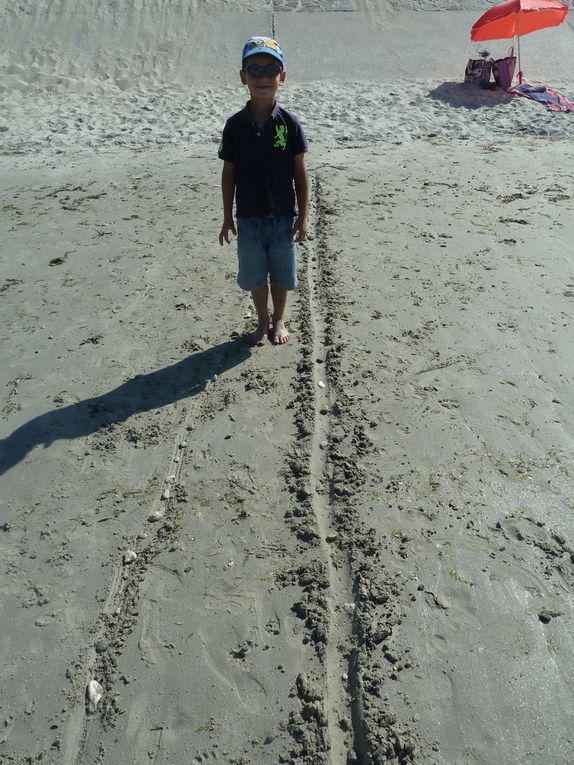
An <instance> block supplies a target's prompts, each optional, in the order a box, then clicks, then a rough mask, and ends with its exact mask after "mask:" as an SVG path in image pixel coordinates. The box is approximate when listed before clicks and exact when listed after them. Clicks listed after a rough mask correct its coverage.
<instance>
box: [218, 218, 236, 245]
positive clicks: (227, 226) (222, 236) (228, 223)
mask: <svg viewBox="0 0 574 765" xmlns="http://www.w3.org/2000/svg"><path fill="white" fill-rule="evenodd" d="M230 231H231V233H232V234H233V236H237V231H236V230H235V223H234V222H233V220H224V221H223V226H222V227H221V231H220V232H219V244H220V245H221V246H222V247H223V242H224V241H226V242H227V244H231V242H230V241H229V232H230Z"/></svg>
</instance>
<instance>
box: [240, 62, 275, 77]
mask: <svg viewBox="0 0 574 765" xmlns="http://www.w3.org/2000/svg"><path fill="white" fill-rule="evenodd" d="M246 70H247V74H249V75H250V76H251V77H276V76H277V75H278V74H279V72H280V71H281V67H280V66H279V64H267V65H266V66H261V64H249V66H247V67H246Z"/></svg>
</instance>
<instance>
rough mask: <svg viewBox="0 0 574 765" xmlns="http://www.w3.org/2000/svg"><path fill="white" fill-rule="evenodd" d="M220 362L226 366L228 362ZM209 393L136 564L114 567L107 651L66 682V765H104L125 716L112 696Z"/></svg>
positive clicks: (136, 543)
mask: <svg viewBox="0 0 574 765" xmlns="http://www.w3.org/2000/svg"><path fill="white" fill-rule="evenodd" d="M221 361H222V363H224V361H225V359H222V360H221ZM209 393H210V384H209V383H207V385H206V387H205V388H204V390H203V391H202V392H201V393H200V394H199V395H197V396H196V397H195V398H194V399H193V401H192V403H191V404H190V406H189V407H188V408H187V409H186V410H185V411H184V412H183V415H182V418H181V420H180V424H179V427H178V429H177V432H176V435H175V437H174V442H173V447H172V453H171V457H170V459H169V462H168V464H167V467H166V468H165V469H164V474H163V480H162V481H161V484H160V483H159V482H158V487H157V490H156V493H155V495H154V497H153V500H152V503H151V505H150V507H149V508H148V510H147V524H146V527H145V528H144V529H141V530H140V532H139V533H138V534H137V535H136V536H135V537H134V538H133V539H132V540H131V542H127V544H126V546H125V549H126V550H127V549H129V550H133V551H134V552H135V553H136V554H137V559H136V560H135V561H133V562H132V563H129V564H126V563H125V562H124V561H123V560H122V558H121V556H120V559H119V560H115V561H114V563H113V570H112V574H111V576H110V581H109V586H108V590H107V593H106V594H105V596H104V598H103V602H102V610H101V613H100V616H99V618H98V620H97V622H96V623H95V624H94V626H93V627H92V629H91V631H90V634H91V637H92V644H96V645H97V644H98V643H99V642H101V641H105V643H106V644H107V645H108V648H107V649H106V650H104V651H103V652H101V653H98V652H97V651H96V653H95V654H94V652H93V648H91V647H90V648H86V649H84V651H83V652H82V654H81V655H80V656H79V657H78V659H77V660H76V661H75V662H74V664H73V665H72V667H71V668H70V669H69V670H68V679H69V680H70V681H71V683H72V690H71V691H70V694H69V696H70V700H71V701H72V702H73V703H74V702H76V704H75V706H76V708H75V709H74V711H73V713H72V715H71V719H70V725H69V727H68V731H67V735H66V740H65V746H64V753H63V760H62V761H63V765H84V763H85V762H87V761H88V760H89V761H93V762H94V763H103V762H104V757H105V750H104V749H103V747H102V745H101V743H99V742H98V741H97V739H98V733H99V732H100V730H101V727H103V728H104V729H107V728H110V727H112V726H113V725H114V723H115V720H116V719H117V717H118V716H119V715H120V714H122V713H123V711H124V710H122V709H120V707H119V705H118V701H117V695H116V693H115V692H114V686H115V684H116V683H117V681H118V679H119V676H118V659H119V656H120V655H121V653H122V651H123V648H124V646H125V645H126V642H127V640H128V638H129V636H130V634H131V633H132V632H133V630H134V629H135V627H136V625H137V622H138V617H139V610H138V603H139V599H140V586H141V584H142V582H143V581H144V578H145V575H146V571H147V569H148V568H149V566H150V565H151V564H152V563H153V561H154V559H155V558H156V557H157V556H158V555H160V554H161V553H162V552H163V551H164V550H165V549H167V548H168V547H169V546H170V545H172V544H173V543H174V542H175V541H176V540H177V538H178V533H179V527H180V523H181V511H180V510H179V507H178V505H179V503H180V502H183V501H185V499H186V498H187V492H186V490H185V488H184V486H183V484H182V483H181V481H180V478H181V472H182V468H183V466H184V464H185V460H186V455H187V440H186V439H187V438H188V436H189V433H190V432H191V431H192V430H193V429H194V421H195V420H197V419H198V418H199V417H200V415H201V412H202V410H203V408H204V407H205V405H206V402H207V400H208V397H209ZM91 679H96V680H97V681H98V682H99V683H100V685H101V686H102V688H103V696H102V699H101V701H100V703H99V704H98V707H97V709H96V710H94V709H92V708H91V707H90V704H89V702H88V699H87V696H86V688H87V684H88V682H89V681H90V680H91ZM82 697H84V698H85V703H84V704H78V703H77V700H78V699H79V698H82ZM98 723H99V725H98ZM100 726H101V727H100Z"/></svg>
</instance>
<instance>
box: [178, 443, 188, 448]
mask: <svg viewBox="0 0 574 765" xmlns="http://www.w3.org/2000/svg"><path fill="white" fill-rule="evenodd" d="M179 448H180V449H187V441H182V442H181V444H180V445H179Z"/></svg>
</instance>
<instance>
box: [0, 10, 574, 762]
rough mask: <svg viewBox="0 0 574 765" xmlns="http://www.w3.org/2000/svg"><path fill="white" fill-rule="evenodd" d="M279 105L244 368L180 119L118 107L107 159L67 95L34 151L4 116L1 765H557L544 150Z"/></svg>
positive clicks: (564, 118)
mask: <svg viewBox="0 0 574 765" xmlns="http://www.w3.org/2000/svg"><path fill="white" fill-rule="evenodd" d="M367 5H368V4H367ZM239 10H241V9H239ZM362 10H363V12H364V13H365V14H367V16H368V14H369V13H370V18H371V19H373V18H375V17H376V18H375V21H376V20H377V19H378V21H379V22H380V21H381V15H380V14H379V15H378V16H377V15H376V14H375V16H373V14H374V11H373V9H372V8H368V7H366V8H365V9H362ZM445 12H446V11H445ZM463 12H470V9H467V11H463ZM321 13H322V12H320V11H318V12H317V13H315V14H306V16H305V17H306V18H310V19H313V20H316V19H317V18H318V17H319V16H320V14H321ZM349 13H351V11H350V12H349ZM291 15H292V16H296V17H297V18H295V19H294V20H292V22H290V23H292V27H289V29H291V28H295V27H296V25H297V24H300V23H301V18H303V17H304V14H300V15H298V14H296V13H295V14H291ZM343 16H345V18H346V19H347V20H346V21H343V22H341V21H337V18H342V17H343ZM335 17H337V18H335ZM282 18H283V16H281V15H280V14H279V13H277V14H276V19H277V22H278V24H279V23H280V22H281V19H282ZM355 18H359V17H358V16H357V17H355ZM349 19H350V16H349V15H347V14H343V13H341V12H340V11H339V12H338V13H332V14H330V15H329V22H328V23H329V24H330V25H331V28H332V29H338V28H339V26H340V25H341V24H348V23H349ZM351 21H353V23H355V21H354V20H353V19H351ZM309 23H311V22H309ZM313 23H316V21H313ZM337 25H339V26H337ZM359 28H360V25H359ZM562 31H564V32H565V35H568V34H569V33H568V32H567V31H565V30H562ZM243 32H244V30H243V28H242V27H241V28H238V29H237V36H238V38H240V37H242V36H243ZM276 34H277V36H278V37H279V36H280V35H279V31H277V30H276ZM286 36H288V30H287V28H286ZM570 36H571V35H570ZM561 39H565V40H568V39H570V38H568V37H564V38H561ZM530 40H532V43H530ZM534 40H535V37H534V36H532V37H531V38H529V43H530V44H531V45H532V46H534V45H535V43H534ZM291 45H293V43H291ZM471 54H472V49H471V50H470V51H469V55H471ZM62 60H63V59H62ZM130 66H131V64H130ZM27 71H28V72H30V71H31V70H30V68H29V67H28V69H27ZM390 81H391V80H388V82H390ZM29 84H30V83H29ZM553 84H558V83H553ZM156 86H157V84H156V85H154V87H156ZM102 87H104V86H102ZM108 87H110V88H111V87H112V85H111V84H110V83H107V84H105V88H108ZM116 87H117V83H116ZM210 87H211V86H210ZM226 87H228V88H229V93H230V94H232V95H231V96H230V100H229V101H231V100H232V99H235V101H236V102H237V104H239V105H241V101H242V99H243V96H244V94H243V92H242V91H241V89H238V88H236V89H233V86H232V85H231V84H229V85H228V86H226ZM393 87H396V93H397V94H398V95H395V96H393V95H392V93H393V91H392V90H390V91H389V88H393ZM314 88H315V86H314V85H313V83H312V82H307V83H305V82H304V80H303V77H301V78H300V79H299V81H296V80H295V77H294V82H293V84H292V85H291V86H290V87H289V88H286V89H285V93H284V94H283V96H282V98H284V100H285V103H286V104H290V103H291V104H292V105H293V106H292V108H293V110H294V111H296V112H300V113H302V114H303V117H304V122H305V126H306V129H307V132H308V133H309V137H310V139H311V151H310V153H309V157H308V164H309V169H310V175H311V179H312V214H311V226H310V229H311V234H310V237H309V239H308V241H307V242H306V243H305V244H304V245H302V246H301V247H300V248H299V260H300V263H299V277H300V285H299V288H298V290H297V291H296V293H295V294H294V295H293V297H292V300H291V302H290V305H289V309H288V321H289V326H290V328H291V330H292V331H293V341H292V342H291V343H290V344H288V345H287V346H284V347H281V348H275V347H273V346H271V345H267V346H266V347H264V348H261V349H251V348H250V347H249V344H248V342H247V341H246V336H247V334H248V332H249V331H250V330H251V329H252V328H253V325H254V316H253V311H252V308H251V305H250V301H249V300H248V298H247V297H246V296H245V295H243V294H242V293H241V292H240V290H239V289H238V288H237V286H236V284H235V257H236V256H235V250H234V248H233V247H226V248H223V249H222V248H220V247H219V245H218V244H217V234H218V231H219V226H220V217H221V213H220V191H219V173H220V163H219V162H218V160H217V159H216V157H215V153H216V147H217V145H216V140H217V136H218V131H219V129H220V123H221V120H222V118H223V116H224V114H225V109H226V108H228V107H229V101H228V103H227V104H226V103H221V101H220V99H219V98H217V93H218V91H217V88H215V86H213V91H212V92H211V93H210V92H208V90H206V89H205V88H203V89H199V90H196V91H193V90H192V91H190V93H189V94H188V96H187V100H186V101H184V102H183V103H182V104H181V109H182V112H181V114H180V115H179V116H178V115H177V114H176V112H175V111H171V112H170V111H169V110H166V109H165V108H163V107H164V106H165V104H166V103H167V102H168V101H169V99H170V98H172V96H173V94H172V95H170V94H169V92H168V91H160V90H157V89H156V90H155V91H153V90H150V91H149V92H147V91H146V92H143V91H142V92H140V93H139V94H137V95H136V94H135V93H133V92H132V91H131V90H130V89H129V88H128V89H127V91H125V92H123V91H121V89H120V88H119V87H117V90H116V91H115V98H117V101H116V102H115V104H116V107H117V108H116V111H115V113H114V119H116V120H117V125H118V126H121V124H122V122H123V123H124V124H129V125H130V127H129V129H127V130H125V131H123V132H124V134H125V135H124V138H125V139H126V140H125V142H124V144H121V143H120V142H119V140H120V139H118V138H117V136H116V137H115V138H114V137H113V136H112V137H108V138H106V137H105V125H106V122H107V114H108V113H111V112H109V108H110V107H109V104H108V105H107V106H106V104H105V103H104V102H103V100H102V102H101V104H100V107H99V109H96V108H93V109H92V108H91V107H90V108H88V106H87V105H88V104H90V103H91V102H90V101H89V99H90V98H94V99H95V101H97V100H98V95H97V93H92V95H91V96H85V98H86V100H85V102H84V106H83V107H82V98H81V97H80V94H79V90H80V88H78V89H77V90H78V93H75V94H74V93H71V94H70V95H69V97H64V95H63V93H60V92H53V93H51V94H50V93H46V104H54V103H56V102H57V103H59V104H60V105H61V111H60V115H61V116H60V119H61V122H60V123H56V122H53V123H51V124H48V122H49V120H54V119H55V117H54V112H53V111H50V113H49V114H48V111H46V112H45V118H46V123H43V124H44V128H45V129H44V128H43V129H42V130H39V128H38V124H39V123H38V122H37V121H35V120H33V119H32V118H31V112H29V111H26V110H30V109H34V108H35V109H38V110H39V109H40V108H41V106H38V105H37V106H33V105H32V104H27V105H24V102H19V101H18V100H17V99H15V100H14V101H10V103H11V104H12V107H13V112H12V116H13V122H10V125H11V126H13V125H15V124H19V125H27V126H28V128H29V129H28V131H27V132H26V131H23V130H19V131H18V133H17V134H15V133H14V131H13V130H12V129H11V130H9V131H6V132H5V133H3V134H2V138H3V139H6V141H5V144H4V149H3V155H2V156H1V157H0V188H1V192H2V200H3V201H2V215H1V229H2V230H1V238H2V243H3V244H2V253H3V257H2V261H1V263H0V291H1V292H0V294H1V297H2V300H1V301H0V317H1V319H2V327H3V330H2V333H1V335H0V352H1V354H2V359H3V364H2V368H1V371H0V390H2V403H1V407H2V408H1V412H2V419H1V420H0V422H1V431H0V435H1V441H0V450H1V463H0V465H1V468H0V469H1V472H2V492H1V498H0V507H1V516H0V559H1V560H2V579H1V582H2V584H1V588H0V591H1V592H2V603H3V605H2V641H1V643H0V645H1V651H2V654H1V655H2V663H1V666H2V670H1V679H2V682H1V685H2V689H3V690H2V699H1V700H0V712H1V715H0V762H1V763H2V764H3V763H4V762H6V763H27V762H43V763H46V762H48V763H58V765H59V764H60V763H66V764H67V765H76V763H94V764H95V763H116V762H131V763H137V764H138V765H139V764H140V763H145V762H154V763H165V764H166V765H167V763H208V762H214V763H215V762H218V763H229V765H239V763H241V764H242V765H243V764H247V763H250V764H251V763H261V765H264V764H266V763H282V762H283V763H292V764H293V765H300V764H302V763H306V764H307V765H320V764H321V763H326V764H327V763H328V764H329V765H335V764H337V765H339V764H341V765H343V764H346V763H353V762H356V763H361V764H368V765H382V763H389V762H396V763H409V762H410V763H416V764H421V765H422V764H423V763H424V764H425V765H427V764H429V765H430V764H431V763H432V764H434V763H436V764H437V765H438V763H449V765H450V763H452V764H453V765H454V764H456V765H458V764H459V763H500V762H504V763H524V762H529V763H539V764H540V765H542V764H543V763H544V764H545V765H547V763H553V764H554V763H555V764H556V765H562V764H563V765H566V763H570V762H571V760H572V756H571V752H572V733H571V731H572V729H573V726H572V723H573V720H572V717H573V713H572V709H573V704H572V701H573V699H572V687H573V677H572V674H573V672H572V669H571V668H572V665H573V652H574V645H573V643H572V638H571V632H572V630H571V618H572V603H573V598H572V593H573V587H574V576H573V569H572V560H573V559H574V557H573V556H574V546H573V538H574V529H573V524H572V517H571V516H572V513H571V510H572V498H571V472H572V457H573V434H574V422H573V415H572V412H573V411H574V396H573V393H572V390H573V387H572V381H573V377H574V364H573V362H572V354H571V353H570V352H569V349H570V344H571V342H570V334H571V332H570V326H571V320H572V311H573V310H574V309H573V305H574V303H573V298H574V272H573V269H572V266H571V262H570V250H571V245H570V243H571V241H572V239H573V236H574V231H573V229H574V219H573V218H572V214H571V210H572V192H571V179H570V172H569V168H570V167H571V166H572V160H573V159H574V142H573V141H572V137H571V132H570V127H569V126H570V123H569V122H568V120H570V121H571V115H557V116H554V115H550V114H547V113H546V112H545V111H544V110H543V109H542V107H540V106H538V105H535V104H533V103H529V102H527V101H526V100H519V99H515V100H511V99H510V97H508V96H506V95H504V94H501V93H497V92H492V93H489V92H486V93H485V92H482V91H475V90H474V89H469V88H466V89H464V87H463V86H462V85H460V84H459V83H458V82H455V81H448V78H445V80H444V81H442V82H441V81H440V80H439V79H438V78H437V79H436V80H434V81H433V82H432V83H426V82H422V81H420V80H414V81H412V82H407V81H406V80H404V81H403V80H400V81H397V82H396V83H395V84H393V85H391V86H382V85H381V83H378V84H377V83H372V82H370V81H369V79H368V77H365V78H364V79H362V80H360V81H357V82H355V83H351V82H346V83H345V82H341V83H338V84H334V83H332V82H331V83H325V84H324V86H322V88H321V91H320V92H321V93H322V95H320V96H318V97H316V104H314V105H313V104H312V102H311V100H310V99H311V96H312V95H313V91H314ZM377 88H378V89H377ZM385 91H386V95H385ZM226 92H227V91H226ZM122 93H123V94H122ZM126 93H127V96H126ZM166 93H167V95H166ZM433 94H434V95H433ZM132 97H133V98H134V99H136V101H132V110H131V111H130V109H129V108H124V107H121V108H120V104H121V103H123V102H122V99H127V100H129V98H132ZM173 98H175V96H173ZM383 98H387V99H388V101H386V102H385V103H386V106H385V109H384V110H382V111H381V113H380V114H379V115H378V116H377V119H378V120H379V123H377V125H376V126H375V127H376V129H374V128H373V122H372V115H373V114H374V106H375V105H376V103H377V99H383ZM137 99H140V100H139V101H137ZM154 99H156V100H154ZM161 99H164V100H163V101H161ZM125 103H126V104H127V101H126V102H125ZM135 103H137V104H138V109H139V111H137V112H136V111H134V109H135V107H134V104H135ZM170 103H171V102H170ZM173 103H175V101H173ZM146 104H147V105H148V106H150V107H153V109H155V113H156V114H158V115H159V114H161V115H162V117H161V118H160V119H159V122H158V123H156V124H155V126H154V123H153V121H152V120H151V117H150V115H152V116H153V114H154V111H153V110H152V109H144V108H143V106H145V105H146ZM159 104H161V105H162V108H161V109H160V108H158V105H159ZM106 110H108V112H106ZM186 110H187V111H186ZM193 114H194V115H195V117H196V119H195V122H194V121H193V120H189V121H188V124H189V125H190V127H189V131H190V132H189V134H177V130H176V127H177V126H178V125H180V124H181V125H184V123H186V119H185V118H186V116H190V115H193ZM78 116H82V119H83V121H82V122H78V124H77V125H75V121H76V122H77V121H78V120H77V118H78ZM148 119H149V120H150V121H149V122H146V120H148ZM179 119H181V123H180V122H178V120H179ZM88 120H91V121H92V123H93V127H94V129H93V130H92V131H88V130H87V127H86V124H87V121H88ZM162 120H163V122H162ZM130 121H131V122H130ZM170 125H171V127H172V128H174V129H173V130H171V131H170V129H169V128H170ZM146 127H147V128H150V130H149V131H148V130H145V131H144V128H146ZM182 129H183V128H182ZM88 132H89V133H90V134H91V138H88V137H87V134H88ZM120 132H122V131H121V130H120V129H119V127H118V131H117V135H119V134H120ZM168 134H169V136H168ZM517 135H520V139H518V138H517ZM42 136H43V137H42ZM47 136H51V138H50V139H49V140H47ZM138 136H139V137H138ZM142 136H144V137H143V138H142ZM146 136H147V137H146ZM174 136H179V137H174ZM90 141H91V143H90ZM154 141H155V142H156V143H155V144H154V143H153V142H154ZM138 142H139V143H138ZM128 551H133V552H135V553H136V558H135V559H134V560H132V561H131V562H128V561H129V558H130V556H128V558H126V552H128ZM131 557H133V556H131ZM92 679H95V680H97V681H98V682H99V683H100V684H101V686H102V690H103V696H102V699H101V701H100V702H99V704H98V706H97V709H93V708H92V707H91V706H90V704H89V703H88V702H87V701H86V688H87V685H88V683H89V681H90V680H92Z"/></svg>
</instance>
